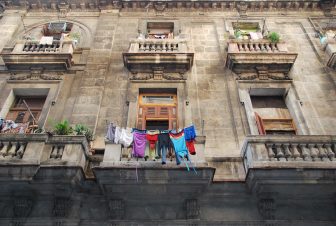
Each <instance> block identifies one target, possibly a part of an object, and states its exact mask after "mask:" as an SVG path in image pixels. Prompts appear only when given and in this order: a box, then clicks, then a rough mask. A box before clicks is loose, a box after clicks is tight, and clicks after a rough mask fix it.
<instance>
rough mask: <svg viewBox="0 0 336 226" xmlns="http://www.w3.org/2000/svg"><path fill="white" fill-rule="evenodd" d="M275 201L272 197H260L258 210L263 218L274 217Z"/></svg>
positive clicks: (272, 218) (271, 218) (269, 218)
mask: <svg viewBox="0 0 336 226" xmlns="http://www.w3.org/2000/svg"><path fill="white" fill-rule="evenodd" d="M275 210H276V208H275V201H274V199H272V198H261V199H259V201H258V211H259V214H260V215H261V216H262V217H263V218H264V219H265V220H274V219H275Z"/></svg>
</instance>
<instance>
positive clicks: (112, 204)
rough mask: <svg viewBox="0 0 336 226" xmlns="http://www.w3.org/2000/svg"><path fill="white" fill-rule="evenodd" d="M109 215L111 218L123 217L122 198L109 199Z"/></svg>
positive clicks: (123, 202)
mask: <svg viewBox="0 0 336 226" xmlns="http://www.w3.org/2000/svg"><path fill="white" fill-rule="evenodd" d="M108 204H109V209H110V216H111V218H112V219H119V220H120V219H123V218H124V217H125V201H124V200H122V199H111V200H109V203H108Z"/></svg>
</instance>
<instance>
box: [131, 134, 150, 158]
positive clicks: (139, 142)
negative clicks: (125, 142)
mask: <svg viewBox="0 0 336 226" xmlns="http://www.w3.org/2000/svg"><path fill="white" fill-rule="evenodd" d="M146 141H147V139H146V134H145V133H138V132H134V133H133V156H134V157H140V158H143V157H144V156H145V149H146Z"/></svg>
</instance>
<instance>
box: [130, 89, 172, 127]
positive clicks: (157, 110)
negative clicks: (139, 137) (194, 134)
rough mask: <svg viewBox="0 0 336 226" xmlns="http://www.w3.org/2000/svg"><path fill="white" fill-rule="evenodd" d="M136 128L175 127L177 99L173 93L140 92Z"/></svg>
mask: <svg viewBox="0 0 336 226" xmlns="http://www.w3.org/2000/svg"><path fill="white" fill-rule="evenodd" d="M137 127H138V129H150V130H153V129H161V130H164V129H176V128H177V99H176V94H173V93H140V94H139V106H138V119H137Z"/></svg>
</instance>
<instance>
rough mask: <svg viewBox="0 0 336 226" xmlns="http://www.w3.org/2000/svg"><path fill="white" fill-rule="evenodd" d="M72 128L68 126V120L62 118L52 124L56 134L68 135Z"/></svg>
mask: <svg viewBox="0 0 336 226" xmlns="http://www.w3.org/2000/svg"><path fill="white" fill-rule="evenodd" d="M72 131H73V129H72V127H71V126H70V124H69V122H68V120H63V121H62V122H59V123H56V124H55V125H54V133H55V134H56V135H70V134H71V133H72Z"/></svg>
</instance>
